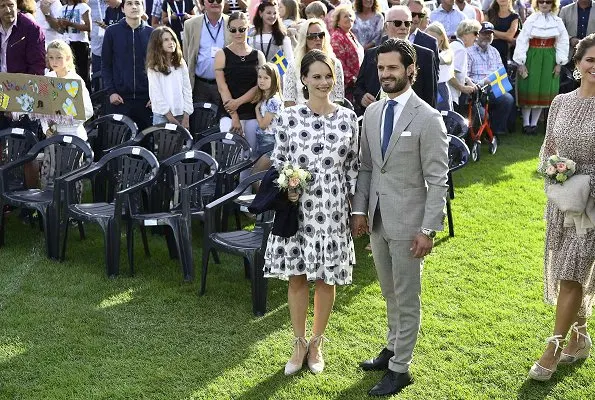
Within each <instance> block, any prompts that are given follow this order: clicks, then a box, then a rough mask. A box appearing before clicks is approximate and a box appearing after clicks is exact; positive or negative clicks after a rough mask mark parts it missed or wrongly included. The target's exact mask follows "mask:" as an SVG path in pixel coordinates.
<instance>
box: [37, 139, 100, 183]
mask: <svg viewBox="0 0 595 400" xmlns="http://www.w3.org/2000/svg"><path fill="white" fill-rule="evenodd" d="M40 153H43V154H44V155H45V157H44V171H45V173H46V175H45V177H44V182H45V183H46V184H47V186H48V187H52V186H53V184H54V180H55V179H56V178H60V177H61V176H63V175H65V174H67V173H69V172H72V171H75V170H77V169H80V168H85V167H87V166H89V165H91V163H92V162H93V150H91V147H89V144H88V143H87V142H85V141H84V140H83V139H81V138H79V137H78V136H71V135H55V136H52V137H50V138H48V139H45V140H42V141H41V142H38V143H37V144H36V145H35V146H33V147H32V148H31V150H29V152H28V155H35V154H40Z"/></svg>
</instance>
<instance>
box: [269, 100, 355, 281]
mask: <svg viewBox="0 0 595 400" xmlns="http://www.w3.org/2000/svg"><path fill="white" fill-rule="evenodd" d="M274 131H275V137H276V145H275V150H274V151H273V154H272V156H271V160H272V161H273V165H275V167H277V168H281V167H282V166H283V165H284V164H285V163H290V164H292V165H298V166H299V167H301V168H303V169H306V170H308V171H310V172H311V173H312V177H313V180H312V181H311V182H310V184H309V186H308V188H307V189H306V190H305V191H304V192H303V193H302V194H301V196H300V198H299V200H298V202H299V212H298V231H297V233H296V234H295V235H294V236H292V237H289V238H284V237H280V236H276V235H273V234H271V235H270V236H269V239H268V243H267V248H266V252H265V256H264V259H265V262H264V275H265V277H268V278H271V277H275V278H280V279H284V280H287V279H289V277H290V276H294V275H306V278H307V279H308V280H309V281H315V280H318V279H320V280H322V281H324V282H325V283H327V284H329V285H335V284H336V285H344V284H349V283H351V279H352V269H353V264H355V251H354V247H353V240H352V238H351V231H350V229H349V222H348V220H349V201H348V197H349V195H353V194H354V193H355V182H356V179H357V171H358V157H357V153H358V125H357V117H356V115H355V113H354V112H353V111H351V110H348V109H347V108H344V107H340V106H338V107H337V108H336V109H335V111H334V112H332V113H330V114H327V115H322V116H321V115H318V114H315V113H314V112H312V111H311V110H310V109H309V108H308V106H306V105H296V106H293V107H288V108H286V109H285V110H284V111H283V112H281V114H280V116H279V119H278V122H277V124H276V125H275V128H274Z"/></svg>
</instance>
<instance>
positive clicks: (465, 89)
mask: <svg viewBox="0 0 595 400" xmlns="http://www.w3.org/2000/svg"><path fill="white" fill-rule="evenodd" d="M476 89H477V87H475V86H470V85H464V86H463V87H462V88H461V93H465V94H471V93H473V92H475V90H476Z"/></svg>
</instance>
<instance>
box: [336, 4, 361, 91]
mask: <svg viewBox="0 0 595 400" xmlns="http://www.w3.org/2000/svg"><path fill="white" fill-rule="evenodd" d="M354 20H355V15H354V13H353V9H352V8H351V6H348V5H346V4H343V5H341V6H339V7H337V8H335V14H334V20H333V33H332V34H331V45H332V46H333V51H334V52H335V56H336V57H337V58H338V59H339V61H341V64H342V65H343V82H344V83H345V98H347V100H349V101H350V102H352V103H353V89H354V88H355V81H356V79H357V75H358V74H359V66H360V65H362V61H364V48H363V47H362V45H361V44H360V43H359V41H358V40H357V38H356V37H355V35H354V34H353V31H352V30H351V29H352V28H353V21H354Z"/></svg>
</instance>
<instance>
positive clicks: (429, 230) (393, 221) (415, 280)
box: [351, 38, 448, 396]
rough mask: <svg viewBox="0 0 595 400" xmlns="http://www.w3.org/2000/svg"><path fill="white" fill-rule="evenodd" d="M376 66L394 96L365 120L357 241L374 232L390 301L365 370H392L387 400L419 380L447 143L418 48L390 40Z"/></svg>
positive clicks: (376, 392)
mask: <svg viewBox="0 0 595 400" xmlns="http://www.w3.org/2000/svg"><path fill="white" fill-rule="evenodd" d="M377 67H378V77H379V79H380V83H381V85H382V89H383V90H384V92H386V93H387V95H388V98H387V99H383V100H380V101H377V102H375V103H372V104H371V105H370V106H368V108H367V109H366V112H365V114H364V120H363V126H362V133H361V142H360V143H361V147H360V162H361V167H360V172H359V175H358V179H357V186H356V192H355V196H354V197H353V199H352V200H353V201H352V210H353V211H352V219H351V229H352V233H353V235H354V236H359V235H361V234H362V233H365V232H370V236H371V238H370V239H371V244H372V255H373V256H374V263H375V265H376V271H377V273H378V280H379V282H380V288H381V290H382V295H383V296H384V298H385V299H386V307H387V316H388V335H387V342H388V343H387V346H386V348H385V349H383V350H382V351H381V352H380V354H379V355H378V356H377V357H376V358H374V359H371V360H368V361H364V362H363V363H362V364H361V367H362V368H363V369H364V370H387V371H386V373H385V375H384V377H383V378H382V380H381V381H380V382H379V383H378V384H376V386H374V387H373V388H372V389H371V390H370V391H369V394H370V395H372V396H385V395H390V394H395V393H398V392H400V391H401V390H402V389H403V388H405V387H406V386H408V385H409V384H411V383H412V382H413V379H412V378H411V375H410V374H409V365H410V364H411V360H412V357H413V348H414V347H415V343H416V341H417V333H418V331H419V327H420V321H421V301H420V295H421V270H422V266H423V257H424V256H426V255H428V254H429V253H430V252H431V251H432V247H433V238H434V236H435V235H436V231H437V230H441V229H442V225H443V219H444V206H445V204H446V190H447V183H446V181H447V173H448V139H447V136H446V128H445V126H444V123H443V122H442V117H441V115H440V113H439V112H438V111H436V110H434V109H433V108H431V107H430V106H429V105H428V104H427V103H425V102H424V101H422V100H421V99H420V98H419V97H418V96H417V95H416V94H415V93H414V92H413V90H412V89H411V85H412V83H413V82H414V81H415V75H416V70H417V67H416V54H415V50H414V48H413V46H412V45H411V44H410V43H409V42H407V41H405V40H401V39H394V38H393V39H389V40H388V41H386V42H384V43H383V44H381V45H380V46H379V47H378V58H377ZM366 217H367V218H366Z"/></svg>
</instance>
